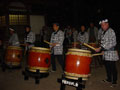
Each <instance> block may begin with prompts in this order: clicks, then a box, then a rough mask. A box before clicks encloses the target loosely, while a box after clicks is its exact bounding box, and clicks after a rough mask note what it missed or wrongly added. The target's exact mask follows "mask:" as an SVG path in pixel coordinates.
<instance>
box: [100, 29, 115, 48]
mask: <svg viewBox="0 0 120 90" xmlns="http://www.w3.org/2000/svg"><path fill="white" fill-rule="evenodd" d="M115 46H116V35H115V32H114V31H111V32H109V33H108V36H107V38H105V41H104V43H102V44H101V48H103V49H105V50H109V49H111V48H113V47H115Z"/></svg>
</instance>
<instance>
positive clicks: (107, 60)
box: [96, 19, 119, 86]
mask: <svg viewBox="0 0 120 90" xmlns="http://www.w3.org/2000/svg"><path fill="white" fill-rule="evenodd" d="M100 25H101V29H102V34H101V44H100V47H99V48H97V49H96V52H99V51H103V59H104V64H105V69H106V73H107V78H106V79H105V80H103V81H104V82H109V83H112V86H115V85H116V84H117V69H116V61H118V59H119V57H118V53H117V51H116V50H115V47H116V44H117V42H116V35H115V32H114V30H113V29H112V28H110V26H109V23H108V19H105V20H102V21H100Z"/></svg>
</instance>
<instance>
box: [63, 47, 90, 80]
mask: <svg viewBox="0 0 120 90" xmlns="http://www.w3.org/2000/svg"><path fill="white" fill-rule="evenodd" d="M90 63H91V52H90V51H88V50H81V49H69V50H68V53H67V55H66V63H65V77H66V78H70V79H78V78H82V80H87V79H88V77H89V75H90Z"/></svg>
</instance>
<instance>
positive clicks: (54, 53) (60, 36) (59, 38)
mask: <svg viewBox="0 0 120 90" xmlns="http://www.w3.org/2000/svg"><path fill="white" fill-rule="evenodd" d="M53 29H54V32H53V33H52V36H51V40H50V43H51V45H50V48H51V64H52V72H55V71H56V62H55V58H57V60H58V62H59V64H60V65H61V67H62V69H63V70H64V60H63V41H64V33H63V31H61V30H60V29H59V24H58V23H54V24H53Z"/></svg>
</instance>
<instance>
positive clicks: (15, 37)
mask: <svg viewBox="0 0 120 90" xmlns="http://www.w3.org/2000/svg"><path fill="white" fill-rule="evenodd" d="M9 30H10V35H11V36H10V39H9V42H8V44H9V46H20V43H19V39H18V35H17V33H15V30H14V29H13V28H9Z"/></svg>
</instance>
